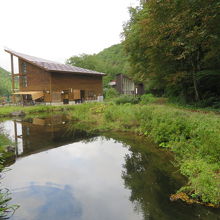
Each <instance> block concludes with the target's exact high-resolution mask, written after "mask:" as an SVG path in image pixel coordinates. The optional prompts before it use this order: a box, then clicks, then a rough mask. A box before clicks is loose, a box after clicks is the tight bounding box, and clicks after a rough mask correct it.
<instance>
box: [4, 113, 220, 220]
mask: <svg viewBox="0 0 220 220" xmlns="http://www.w3.org/2000/svg"><path fill="white" fill-rule="evenodd" d="M1 128H2V130H3V132H4V133H5V134H7V135H8V136H9V137H10V138H11V139H12V140H13V141H14V142H15V144H16V152H15V159H14V160H13V161H11V162H10V163H11V165H10V166H9V168H10V170H9V171H8V172H6V173H5V174H4V178H3V179H2V180H1V187H2V188H7V189H9V191H10V192H11V197H12V200H11V202H10V203H11V204H18V205H19V206H20V207H19V208H18V209H17V210H16V212H15V213H14V215H13V216H12V217H10V219H13V220H151V219H152V220H160V219H161V220H179V219H180V220H194V219H202V220H218V219H220V212H219V210H215V209H211V208H205V207H202V206H197V205H193V206H188V205H186V204H183V203H181V202H171V201H170V200H169V195H170V194H172V193H174V192H175V191H176V190H177V189H179V188H180V186H181V185H182V184H183V183H184V181H185V179H184V178H183V177H182V176H181V175H180V174H179V172H178V170H177V169H176V168H175V167H174V166H173V164H172V161H173V158H172V156H171V155H170V153H169V152H165V151H162V150H161V149H158V148H157V147H156V146H155V145H153V144H152V143H150V142H149V141H146V140H145V139H143V138H141V137H136V136H132V135H128V134H122V133H121V134H102V135H100V134H89V133H87V132H86V131H82V130H78V129H75V128H74V124H73V122H71V121H70V120H68V119H67V118H66V117H65V116H64V115H54V116H50V117H47V118H34V119H25V120H13V121H12V120H11V121H5V122H3V123H1Z"/></svg>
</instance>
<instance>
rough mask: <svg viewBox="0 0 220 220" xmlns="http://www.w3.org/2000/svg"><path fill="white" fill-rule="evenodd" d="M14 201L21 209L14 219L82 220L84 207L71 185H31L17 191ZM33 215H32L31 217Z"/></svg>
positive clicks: (14, 194)
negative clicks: (75, 195)
mask: <svg viewBox="0 0 220 220" xmlns="http://www.w3.org/2000/svg"><path fill="white" fill-rule="evenodd" d="M13 197H14V201H15V202H18V203H19V204H20V205H21V207H23V206H24V207H26V208H27V209H28V213H27V212H26V211H25V210H27V209H18V210H17V212H16V213H15V215H14V216H13V217H12V219H14V220H15V219H16V220H24V219H28V220H39V219H43V220H61V219H62V220H70V219H74V220H81V219H82V206H81V204H80V202H79V201H78V200H77V199H76V198H75V197H74V195H73V189H72V187H70V186H69V185H65V186H60V185H58V184H53V183H47V184H46V185H44V186H41V185H35V184H31V185H30V186H29V187H25V188H22V189H16V191H15V192H14V193H13ZM30 213H31V215H30Z"/></svg>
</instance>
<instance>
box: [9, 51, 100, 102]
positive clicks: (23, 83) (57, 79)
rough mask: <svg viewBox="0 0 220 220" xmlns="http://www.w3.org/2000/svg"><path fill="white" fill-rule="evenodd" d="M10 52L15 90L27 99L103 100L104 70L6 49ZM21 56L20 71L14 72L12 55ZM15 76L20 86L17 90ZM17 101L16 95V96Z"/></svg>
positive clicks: (47, 100) (18, 94)
mask: <svg viewBox="0 0 220 220" xmlns="http://www.w3.org/2000/svg"><path fill="white" fill-rule="evenodd" d="M5 51H6V52H8V53H9V54H10V55H11V72H12V90H13V94H14V96H20V98H22V101H23V102H24V103H28V102H46V103H61V102H62V103H64V104H68V103H69V102H73V101H79V102H81V101H87V100H97V99H99V100H101V99H102V96H103V87H102V77H103V76H104V73H99V72H96V71H92V70H87V69H83V68H79V67H75V66H71V65H65V64H61V63H57V62H53V61H49V60H45V59H41V58H37V57H34V56H29V55H26V54H22V53H18V52H15V51H12V50H9V49H5ZM14 56H15V57H17V58H18V65H19V68H18V69H19V73H14V60H13V57H14ZM15 77H18V78H19V89H18V91H15ZM14 101H15V97H14Z"/></svg>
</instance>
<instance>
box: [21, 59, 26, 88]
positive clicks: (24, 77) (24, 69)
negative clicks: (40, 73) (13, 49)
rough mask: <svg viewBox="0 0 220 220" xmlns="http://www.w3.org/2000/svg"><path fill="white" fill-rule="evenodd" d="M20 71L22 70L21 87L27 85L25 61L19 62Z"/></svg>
mask: <svg viewBox="0 0 220 220" xmlns="http://www.w3.org/2000/svg"><path fill="white" fill-rule="evenodd" d="M21 72H22V87H27V64H26V63H25V62H23V63H22V64H21Z"/></svg>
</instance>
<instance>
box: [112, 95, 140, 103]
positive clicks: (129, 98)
mask: <svg viewBox="0 0 220 220" xmlns="http://www.w3.org/2000/svg"><path fill="white" fill-rule="evenodd" d="M139 101H140V99H139V97H136V96H132V95H122V96H120V97H118V98H117V99H115V103H116V104H117V105H120V104H126V103H130V104H137V103H139Z"/></svg>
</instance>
